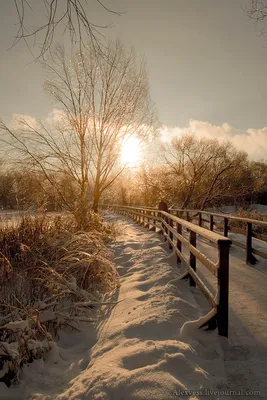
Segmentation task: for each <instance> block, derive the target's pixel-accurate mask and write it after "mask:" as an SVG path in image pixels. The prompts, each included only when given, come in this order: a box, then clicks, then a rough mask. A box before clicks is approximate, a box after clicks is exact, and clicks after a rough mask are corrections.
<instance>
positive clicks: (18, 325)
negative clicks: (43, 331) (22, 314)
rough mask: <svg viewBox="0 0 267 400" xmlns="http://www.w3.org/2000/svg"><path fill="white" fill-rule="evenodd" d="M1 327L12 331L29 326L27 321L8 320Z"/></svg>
mask: <svg viewBox="0 0 267 400" xmlns="http://www.w3.org/2000/svg"><path fill="white" fill-rule="evenodd" d="M3 328H6V329H8V330H10V331H13V332H16V331H20V330H26V329H28V328H29V326H28V321H27V320H23V321H13V322H9V323H8V324H6V325H4V326H3Z"/></svg>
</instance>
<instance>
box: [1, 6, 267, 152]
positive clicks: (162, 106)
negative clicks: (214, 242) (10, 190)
mask: <svg viewBox="0 0 267 400" xmlns="http://www.w3.org/2000/svg"><path fill="white" fill-rule="evenodd" d="M38 2H40V0H34V1H31V2H30V3H31V4H33V6H34V9H35V10H36V12H34V11H30V10H29V15H30V19H31V22H32V24H33V25H34V24H36V23H37V22H38V21H39V15H38ZM248 3H249V1H248V0H134V1H133V0H109V1H107V0H106V1H105V4H107V5H108V6H109V7H110V8H113V9H115V10H118V11H121V12H124V13H125V14H124V15H123V16H121V17H118V16H116V15H112V14H107V13H106V12H105V11H104V10H103V9H101V7H99V6H96V5H95V4H96V2H95V0H89V1H88V4H89V6H90V4H91V6H90V7H91V9H92V12H91V13H90V15H91V20H92V21H93V22H97V23H106V22H110V23H111V22H112V23H113V24H114V28H109V29H106V30H105V31H104V33H105V35H106V36H107V37H108V36H112V37H116V36H117V37H119V38H121V39H122V40H123V41H124V43H125V44H127V45H134V46H135V48H136V50H137V52H138V53H139V54H140V55H141V56H145V58H146V60H147V65H148V69H149V78H150V86H151V95H152V98H153V100H154V101H155V102H156V105H157V109H158V114H159V118H160V121H161V123H162V124H164V125H166V126H168V127H187V126H188V124H189V121H190V120H193V121H204V122H206V123H208V124H211V126H212V125H216V126H224V127H225V126H230V128H229V129H230V130H231V135H236V134H237V132H238V130H241V131H240V132H239V133H240V134H242V133H244V134H246V135H247V134H248V132H247V130H248V129H249V128H253V129H256V130H257V129H258V130H259V129H261V132H262V128H264V127H267V112H266V107H267V43H266V42H264V40H263V38H262V37H259V36H258V35H257V33H256V32H255V29H254V27H253V25H252V23H251V22H250V21H249V20H248V18H247V17H246V15H245V13H244V11H243V10H242V8H245V7H246V5H247V4H248ZM0 4H1V8H0V54H1V61H0V117H2V118H4V119H10V118H11V116H12V114H13V113H15V114H28V115H31V116H35V117H41V116H45V115H47V114H48V113H49V111H51V110H52V108H53V105H52V103H51V101H50V99H49V98H47V96H46V95H45V94H44V93H43V89H42V85H43V81H44V74H43V70H42V68H41V66H40V65H38V64H36V63H31V61H32V56H31V55H30V54H29V51H28V50H27V48H26V46H25V45H24V44H23V43H22V42H21V43H20V44H19V45H17V46H16V47H15V48H13V49H11V50H7V49H8V48H9V47H10V45H11V44H12V42H13V39H14V36H15V34H16V29H17V27H16V25H15V23H16V22H17V15H16V12H15V9H14V2H13V1H12V0H0ZM36 4H37V6H36ZM36 7H37V8H36ZM57 39H58V41H61V40H62V38H61V36H59V37H58V38H57ZM29 63H30V64H29ZM224 123H226V124H227V125H223V124H224ZM231 127H234V132H233V131H232V128H231ZM227 129H228V128H227ZM227 129H226V131H227ZM229 129H228V131H229ZM228 133H229V132H228ZM265 134H266V136H267V131H266V132H265ZM264 137H265V136H264ZM266 143H267V140H266ZM266 148H267V144H266ZM266 154H267V153H266Z"/></svg>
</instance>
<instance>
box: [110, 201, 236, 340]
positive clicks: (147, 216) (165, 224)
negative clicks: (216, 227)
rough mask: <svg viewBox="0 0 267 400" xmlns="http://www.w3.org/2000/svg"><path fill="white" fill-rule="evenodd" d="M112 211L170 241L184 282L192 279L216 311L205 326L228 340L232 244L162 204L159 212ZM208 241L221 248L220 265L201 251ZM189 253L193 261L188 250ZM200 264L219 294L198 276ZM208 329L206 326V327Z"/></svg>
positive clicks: (139, 209) (117, 208)
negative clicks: (182, 268) (200, 246)
mask: <svg viewBox="0 0 267 400" xmlns="http://www.w3.org/2000/svg"><path fill="white" fill-rule="evenodd" d="M112 209H113V210H114V211H115V212H117V213H119V214H122V215H125V216H128V217H131V218H132V219H133V220H134V221H135V222H137V223H139V224H141V225H143V226H145V227H146V228H148V229H150V230H152V231H154V232H158V233H161V234H162V235H164V237H165V240H167V241H168V243H169V247H170V249H172V250H173V251H174V252H175V253H176V256H177V262H178V263H182V264H183V266H185V268H186V271H185V272H184V273H183V274H182V276H181V279H187V278H188V279H189V285H190V286H196V285H197V286H198V287H199V288H200V290H201V291H202V292H203V294H204V295H205V297H206V298H207V300H208V301H209V303H210V305H211V307H212V308H213V310H214V313H213V317H212V318H211V319H210V320H209V321H208V322H207V323H205V326H208V329H215V328H216V327H218V333H219V335H222V336H226V337H228V307H229V249H230V245H231V240H230V239H228V238H226V237H223V236H221V235H219V234H217V233H216V232H212V231H211V230H208V229H205V228H203V227H201V226H198V225H196V224H193V223H191V222H189V221H186V220H185V219H182V218H179V217H177V216H175V215H173V214H170V213H169V210H168V208H167V205H166V204H165V203H161V204H160V205H159V209H155V208H154V209H153V208H144V207H129V206H121V205H115V206H112ZM200 238H204V239H207V240H209V241H210V242H213V243H215V244H216V245H217V248H218V261H217V262H216V263H214V262H213V261H212V260H210V259H209V258H208V257H206V256H205V255H204V254H202V253H201V252H200V251H199V250H198V249H197V240H199V239H200ZM185 247H186V248H187V250H188V251H189V259H188V258H187V257H186V255H185V251H184V248H185ZM197 260H198V261H199V262H200V263H201V264H202V265H204V266H205V267H206V268H207V269H208V270H209V272H210V273H211V274H213V275H214V276H215V277H216V278H217V293H216V295H213V294H212V293H211V291H210V290H209V289H208V287H207V286H206V285H205V283H204V282H203V280H202V279H201V277H200V275H199V274H198V272H197ZM203 326H204V325H203Z"/></svg>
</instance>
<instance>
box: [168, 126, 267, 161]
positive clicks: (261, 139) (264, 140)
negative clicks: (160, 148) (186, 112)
mask: <svg viewBox="0 0 267 400" xmlns="http://www.w3.org/2000/svg"><path fill="white" fill-rule="evenodd" d="M183 133H193V134H194V135H196V136H197V137H199V138H201V137H206V138H208V139H215V138H216V139H218V140H220V141H225V140H229V141H230V142H232V143H233V145H234V146H235V147H236V148H237V149H238V150H243V151H245V152H246V153H248V156H249V158H250V159H254V160H260V159H266V160H267V127H264V128H262V129H247V130H246V131H243V130H240V129H236V128H234V127H232V126H231V125H229V124H228V123H224V124H222V125H212V124H211V123H210V122H206V121H199V120H190V121H189V124H188V126H185V127H179V126H175V127H168V126H163V127H162V128H161V140H162V141H163V142H169V141H171V140H172V138H174V137H179V136H181V135H182V134H183Z"/></svg>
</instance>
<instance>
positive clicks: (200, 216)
mask: <svg viewBox="0 0 267 400" xmlns="http://www.w3.org/2000/svg"><path fill="white" fill-rule="evenodd" d="M198 225H199V226H202V214H201V212H200V213H199V215H198Z"/></svg>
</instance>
